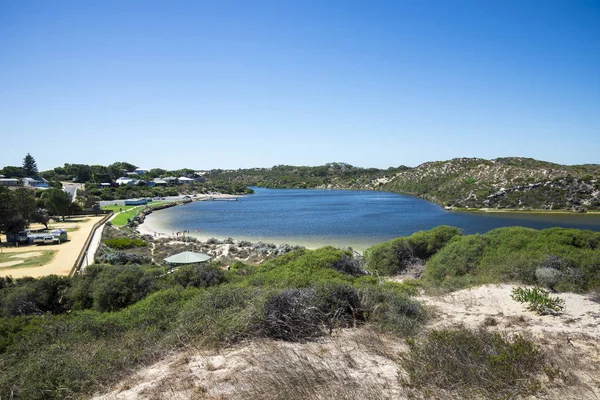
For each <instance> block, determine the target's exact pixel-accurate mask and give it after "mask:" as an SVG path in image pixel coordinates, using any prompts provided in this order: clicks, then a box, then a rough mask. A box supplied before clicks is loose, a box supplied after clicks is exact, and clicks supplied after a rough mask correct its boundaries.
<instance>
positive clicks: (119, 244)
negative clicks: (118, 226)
mask: <svg viewBox="0 0 600 400" xmlns="http://www.w3.org/2000/svg"><path fill="white" fill-rule="evenodd" d="M104 244H106V245H107V246H108V247H112V248H113V249H119V250H122V249H132V248H134V247H144V246H146V245H147V243H146V242H144V241H143V240H141V239H131V238H128V237H118V238H114V239H106V240H105V241H104Z"/></svg>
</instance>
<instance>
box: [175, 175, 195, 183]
mask: <svg viewBox="0 0 600 400" xmlns="http://www.w3.org/2000/svg"><path fill="white" fill-rule="evenodd" d="M177 180H178V181H179V183H194V182H195V181H194V180H193V179H192V178H188V177H185V176H180V177H179V178H177Z"/></svg>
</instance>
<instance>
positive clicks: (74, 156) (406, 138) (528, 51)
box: [0, 0, 600, 170]
mask: <svg viewBox="0 0 600 400" xmlns="http://www.w3.org/2000/svg"><path fill="white" fill-rule="evenodd" d="M0 148H1V151H0V167H1V166H4V165H20V164H21V163H22V159H23V157H24V156H25V154H26V153H28V152H29V153H31V154H32V155H33V156H34V157H35V159H36V160H37V163H38V167H39V168H40V169H42V170H44V169H50V168H53V167H55V166H58V165H62V164H63V163H65V162H68V163H85V164H110V163H112V162H115V161H129V162H132V163H134V164H136V165H138V166H140V167H145V168H153V167H163V168H173V169H174V168H181V167H191V168H196V169H210V168H245V167H268V166H272V165H276V164H292V165H321V164H324V163H326V162H331V161H344V162H348V163H350V164H353V165H357V166H363V167H371V166H373V167H383V168H387V167H389V166H397V165H400V164H404V165H410V166H414V165H418V164H420V163H422V162H425V161H433V160H444V159H450V158H453V157H483V158H495V157H504V156H525V157H533V158H538V159H543V160H548V161H554V162H559V163H565V164H581V163H598V162H600V159H599V155H600V1H583V0H582V1H579V0H545V1H521V0H519V1H510V0H503V1H499V0H498V1H484V0H477V1H452V0H443V1H417V0H414V1H403V0H393V1H377V0H376V1H354V0H316V1H310V0H303V1H287V0H284V1H281V0H278V1H223V0H219V1H210V2H204V1H160V2H159V1H148V0H145V1H123V0H121V1H98V2H90V1H75V0H73V1H45V0H40V1H29V0H23V1H20V0H11V1H7V0H0Z"/></svg>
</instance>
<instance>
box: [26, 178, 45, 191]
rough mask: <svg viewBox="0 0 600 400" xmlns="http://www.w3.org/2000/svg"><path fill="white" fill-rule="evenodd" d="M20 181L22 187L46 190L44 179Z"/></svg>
mask: <svg viewBox="0 0 600 400" xmlns="http://www.w3.org/2000/svg"><path fill="white" fill-rule="evenodd" d="M21 181H22V182H23V185H24V186H28V187H32V188H36V189H48V181H47V180H45V179H44V178H23V179H21Z"/></svg>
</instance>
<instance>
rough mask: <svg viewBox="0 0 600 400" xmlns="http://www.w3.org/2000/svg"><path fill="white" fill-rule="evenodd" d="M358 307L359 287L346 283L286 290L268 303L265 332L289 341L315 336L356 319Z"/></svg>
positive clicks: (274, 296)
mask: <svg viewBox="0 0 600 400" xmlns="http://www.w3.org/2000/svg"><path fill="white" fill-rule="evenodd" d="M359 310H360V304H359V299H358V294H357V293H356V289H354V288H353V287H352V286H350V285H347V284H335V283H334V284H321V285H319V286H317V287H315V288H305V289H288V290H283V291H280V292H277V293H275V294H273V295H272V296H271V297H270V298H269V299H268V300H267V302H266V304H265V315H264V334H265V335H266V336H267V337H270V338H274V339H282V340H288V341H301V340H307V339H312V338H315V337H318V336H322V335H324V334H325V333H327V332H331V331H332V329H333V328H336V327H340V326H344V327H347V326H351V325H352V324H353V323H356V322H357V320H358V317H359Z"/></svg>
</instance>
